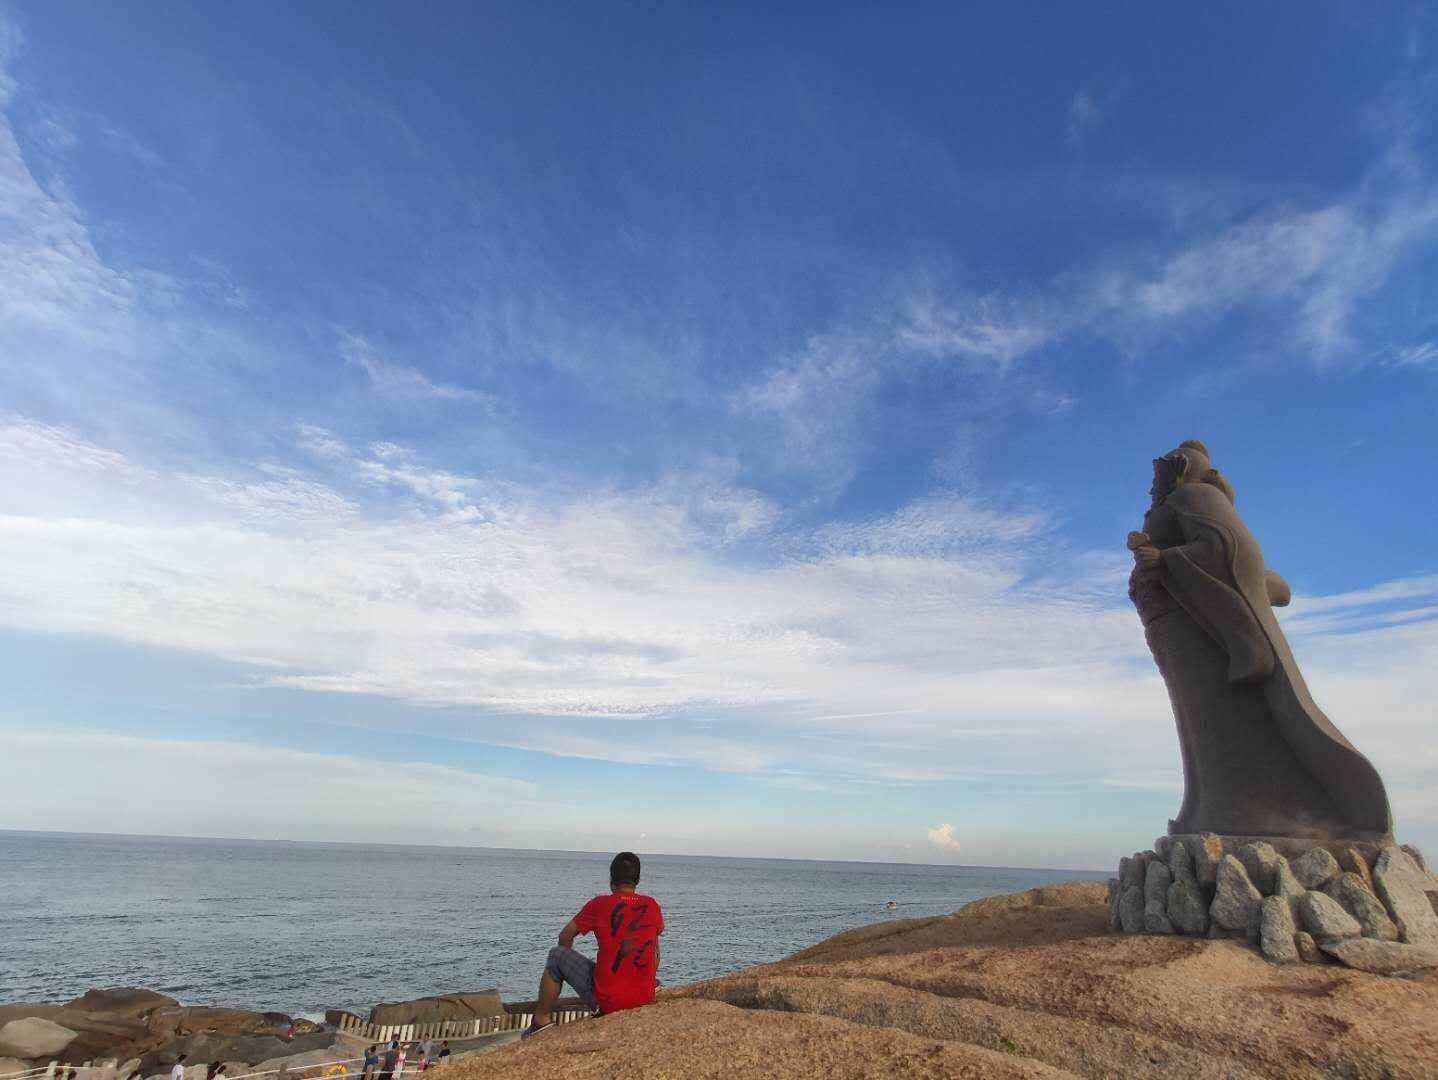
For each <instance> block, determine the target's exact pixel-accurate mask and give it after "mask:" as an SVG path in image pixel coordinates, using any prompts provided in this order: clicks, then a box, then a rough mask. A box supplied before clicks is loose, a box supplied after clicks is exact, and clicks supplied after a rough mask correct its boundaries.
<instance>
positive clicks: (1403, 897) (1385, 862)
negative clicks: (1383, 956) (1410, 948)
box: [1373, 847, 1438, 947]
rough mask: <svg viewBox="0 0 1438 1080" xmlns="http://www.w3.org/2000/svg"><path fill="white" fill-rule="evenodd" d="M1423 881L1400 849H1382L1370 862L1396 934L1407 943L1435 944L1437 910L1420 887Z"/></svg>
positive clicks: (1424, 877)
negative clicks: (1375, 859) (1372, 862)
mask: <svg viewBox="0 0 1438 1080" xmlns="http://www.w3.org/2000/svg"><path fill="white" fill-rule="evenodd" d="M1426 880H1427V875H1426V874H1425V873H1423V872H1422V871H1420V870H1419V868H1418V865H1417V864H1416V863H1415V862H1414V861H1413V859H1412V857H1411V856H1409V854H1408V853H1407V852H1406V851H1404V850H1403V849H1402V848H1398V847H1388V848H1384V849H1383V851H1382V853H1380V854H1379V856H1378V859H1377V861H1376V862H1375V863H1374V864H1373V884H1374V886H1375V888H1376V890H1377V893H1378V895H1379V896H1381V897H1382V898H1383V902H1384V903H1385V904H1386V905H1388V910H1389V911H1391V912H1392V913H1393V921H1394V922H1395V923H1396V924H1397V925H1398V934H1399V936H1400V937H1401V938H1402V939H1403V940H1404V941H1405V942H1407V943H1408V944H1410V945H1432V946H1435V947H1438V913H1435V912H1434V910H1433V904H1432V902H1431V901H1430V900H1429V899H1428V896H1427V894H1426V893H1425V892H1424V890H1423V886H1424V884H1425V883H1426Z"/></svg>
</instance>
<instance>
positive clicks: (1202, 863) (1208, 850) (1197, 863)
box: [1184, 832, 1223, 886]
mask: <svg viewBox="0 0 1438 1080" xmlns="http://www.w3.org/2000/svg"><path fill="white" fill-rule="evenodd" d="M1184 846H1185V847H1186V848H1188V853H1189V856H1190V857H1191V858H1192V859H1193V872H1194V874H1195V876H1197V878H1198V881H1199V884H1200V885H1209V886H1212V885H1214V884H1216V883H1217V881H1218V864H1219V863H1221V862H1222V861H1223V841H1222V840H1221V839H1220V838H1219V837H1218V836H1217V835H1216V834H1215V833H1211V832H1206V833H1200V834H1199V835H1198V836H1197V837H1191V838H1189V839H1188V840H1185V841H1184Z"/></svg>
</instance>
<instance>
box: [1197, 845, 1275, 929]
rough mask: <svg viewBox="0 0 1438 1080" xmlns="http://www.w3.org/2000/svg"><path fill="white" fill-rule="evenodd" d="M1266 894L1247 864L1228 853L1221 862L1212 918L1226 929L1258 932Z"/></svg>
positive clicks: (1210, 915)
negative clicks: (1249, 877)
mask: <svg viewBox="0 0 1438 1080" xmlns="http://www.w3.org/2000/svg"><path fill="white" fill-rule="evenodd" d="M1262 903H1263V894H1262V893H1261V892H1259V891H1258V890H1257V889H1255V888H1254V887H1253V882H1252V881H1250V880H1249V879H1248V873H1247V872H1246V871H1245V870H1244V869H1243V864H1242V863H1241V862H1239V861H1238V860H1237V859H1235V858H1234V857H1233V856H1232V855H1225V856H1224V857H1223V858H1222V859H1221V860H1220V861H1219V864H1218V875H1217V880H1216V888H1215V891H1214V894H1213V903H1212V905H1210V907H1209V909H1208V914H1209V918H1210V919H1212V921H1213V923H1214V924H1215V925H1217V926H1220V927H1222V928H1223V929H1225V930H1244V931H1247V932H1248V933H1249V934H1255V933H1257V931H1258V928H1259V908H1260V906H1261V905H1262Z"/></svg>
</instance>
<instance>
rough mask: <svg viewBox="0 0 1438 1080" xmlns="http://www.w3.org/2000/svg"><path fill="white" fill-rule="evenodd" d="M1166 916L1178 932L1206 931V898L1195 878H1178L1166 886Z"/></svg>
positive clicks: (1203, 932) (1196, 933)
mask: <svg viewBox="0 0 1438 1080" xmlns="http://www.w3.org/2000/svg"><path fill="white" fill-rule="evenodd" d="M1168 918H1169V921H1170V922H1172V923H1173V925H1174V929H1176V930H1177V931H1178V932H1179V933H1180V934H1193V935H1198V934H1205V933H1207V932H1208V900H1207V899H1206V898H1205V897H1204V895H1203V888H1202V887H1201V886H1200V885H1199V884H1198V882H1197V881H1196V880H1194V879H1192V878H1189V879H1188V880H1179V881H1175V882H1174V883H1173V884H1172V885H1170V886H1169V887H1168Z"/></svg>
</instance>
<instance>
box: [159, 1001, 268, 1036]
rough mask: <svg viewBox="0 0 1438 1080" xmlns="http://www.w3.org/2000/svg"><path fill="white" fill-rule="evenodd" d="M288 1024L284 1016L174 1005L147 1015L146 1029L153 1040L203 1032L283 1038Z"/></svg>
mask: <svg viewBox="0 0 1438 1080" xmlns="http://www.w3.org/2000/svg"><path fill="white" fill-rule="evenodd" d="M291 1023H292V1021H291V1020H290V1018H289V1016H287V1015H286V1014H285V1013H274V1012H271V1013H260V1012H252V1011H251V1010H249V1009H226V1008H220V1007H216V1006H209V1005H178V1006H173V1005H172V1006H166V1007H163V1008H159V1009H156V1010H154V1011H153V1012H152V1013H150V1016H149V1021H148V1027H149V1030H150V1034H151V1035H153V1036H154V1037H155V1038H157V1039H161V1040H171V1039H177V1038H179V1037H181V1036H183V1035H194V1034H198V1033H200V1032H206V1033H210V1034H215V1035H273V1036H276V1037H280V1036H286V1035H288V1034H289V1032H290V1024H291Z"/></svg>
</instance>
